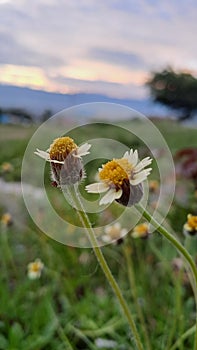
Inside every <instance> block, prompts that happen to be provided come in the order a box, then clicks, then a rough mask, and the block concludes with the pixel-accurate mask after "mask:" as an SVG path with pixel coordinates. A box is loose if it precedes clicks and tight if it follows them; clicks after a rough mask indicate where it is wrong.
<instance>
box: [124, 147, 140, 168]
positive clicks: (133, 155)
mask: <svg viewBox="0 0 197 350" xmlns="http://www.w3.org/2000/svg"><path fill="white" fill-rule="evenodd" d="M124 158H126V159H127V160H128V161H129V163H131V164H132V165H133V166H136V164H137V162H138V151H137V150H135V151H134V152H133V150H132V149H131V150H130V153H128V152H126V153H125V155H124Z"/></svg>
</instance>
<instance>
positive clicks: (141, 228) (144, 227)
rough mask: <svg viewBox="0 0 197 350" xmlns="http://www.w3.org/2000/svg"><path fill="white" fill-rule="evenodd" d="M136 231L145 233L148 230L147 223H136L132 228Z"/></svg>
mask: <svg viewBox="0 0 197 350" xmlns="http://www.w3.org/2000/svg"><path fill="white" fill-rule="evenodd" d="M134 230H135V231H136V232H137V233H139V235H140V234H143V233H144V234H145V233H147V232H148V225H147V224H140V225H137V226H136V227H135V229H134Z"/></svg>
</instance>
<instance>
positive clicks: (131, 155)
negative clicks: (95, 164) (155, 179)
mask: <svg viewBox="0 0 197 350" xmlns="http://www.w3.org/2000/svg"><path fill="white" fill-rule="evenodd" d="M151 162H152V159H151V158H150V157H146V158H144V159H143V160H141V161H139V160H138V152H137V150H136V151H133V150H132V149H131V150H130V152H128V151H127V152H126V153H125V154H124V155H123V157H122V158H121V159H113V160H111V161H109V162H107V163H106V164H104V165H102V168H101V169H99V178H100V182H97V183H93V184H91V185H88V186H86V190H87V192H89V193H103V192H107V193H106V194H105V195H104V197H103V198H102V199H101V200H100V204H101V205H102V204H107V203H112V202H113V201H114V200H116V201H117V202H119V203H121V204H123V205H128V206H131V205H133V204H136V203H138V202H139V201H140V199H141V198H142V195H143V190H142V185H141V183H142V182H143V181H144V180H146V178H147V176H148V175H149V174H150V172H151V170H152V169H151V168H148V169H144V168H146V167H147V166H148V165H150V164H151Z"/></svg>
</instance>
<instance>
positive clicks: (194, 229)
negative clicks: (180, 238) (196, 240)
mask: <svg viewBox="0 0 197 350" xmlns="http://www.w3.org/2000/svg"><path fill="white" fill-rule="evenodd" d="M183 233H184V234H186V235H187V234H188V235H190V236H194V235H196V234H197V216H195V215H191V214H188V216H187V222H186V223H185V225H184V226H183Z"/></svg>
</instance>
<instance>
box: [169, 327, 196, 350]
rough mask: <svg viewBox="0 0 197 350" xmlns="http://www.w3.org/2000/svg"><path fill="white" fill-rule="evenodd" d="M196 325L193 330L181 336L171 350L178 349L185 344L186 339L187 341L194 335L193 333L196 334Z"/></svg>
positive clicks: (190, 329)
mask: <svg viewBox="0 0 197 350" xmlns="http://www.w3.org/2000/svg"><path fill="white" fill-rule="evenodd" d="M195 328H196V327H195V325H194V326H192V327H191V328H189V329H188V330H187V331H186V332H185V333H183V334H182V335H181V337H180V338H179V339H178V340H177V341H176V343H174V345H173V346H172V347H171V348H170V350H175V349H177V348H178V347H179V346H180V344H181V343H183V341H184V340H185V339H187V338H188V337H189V336H190V335H192V334H193V333H195Z"/></svg>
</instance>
